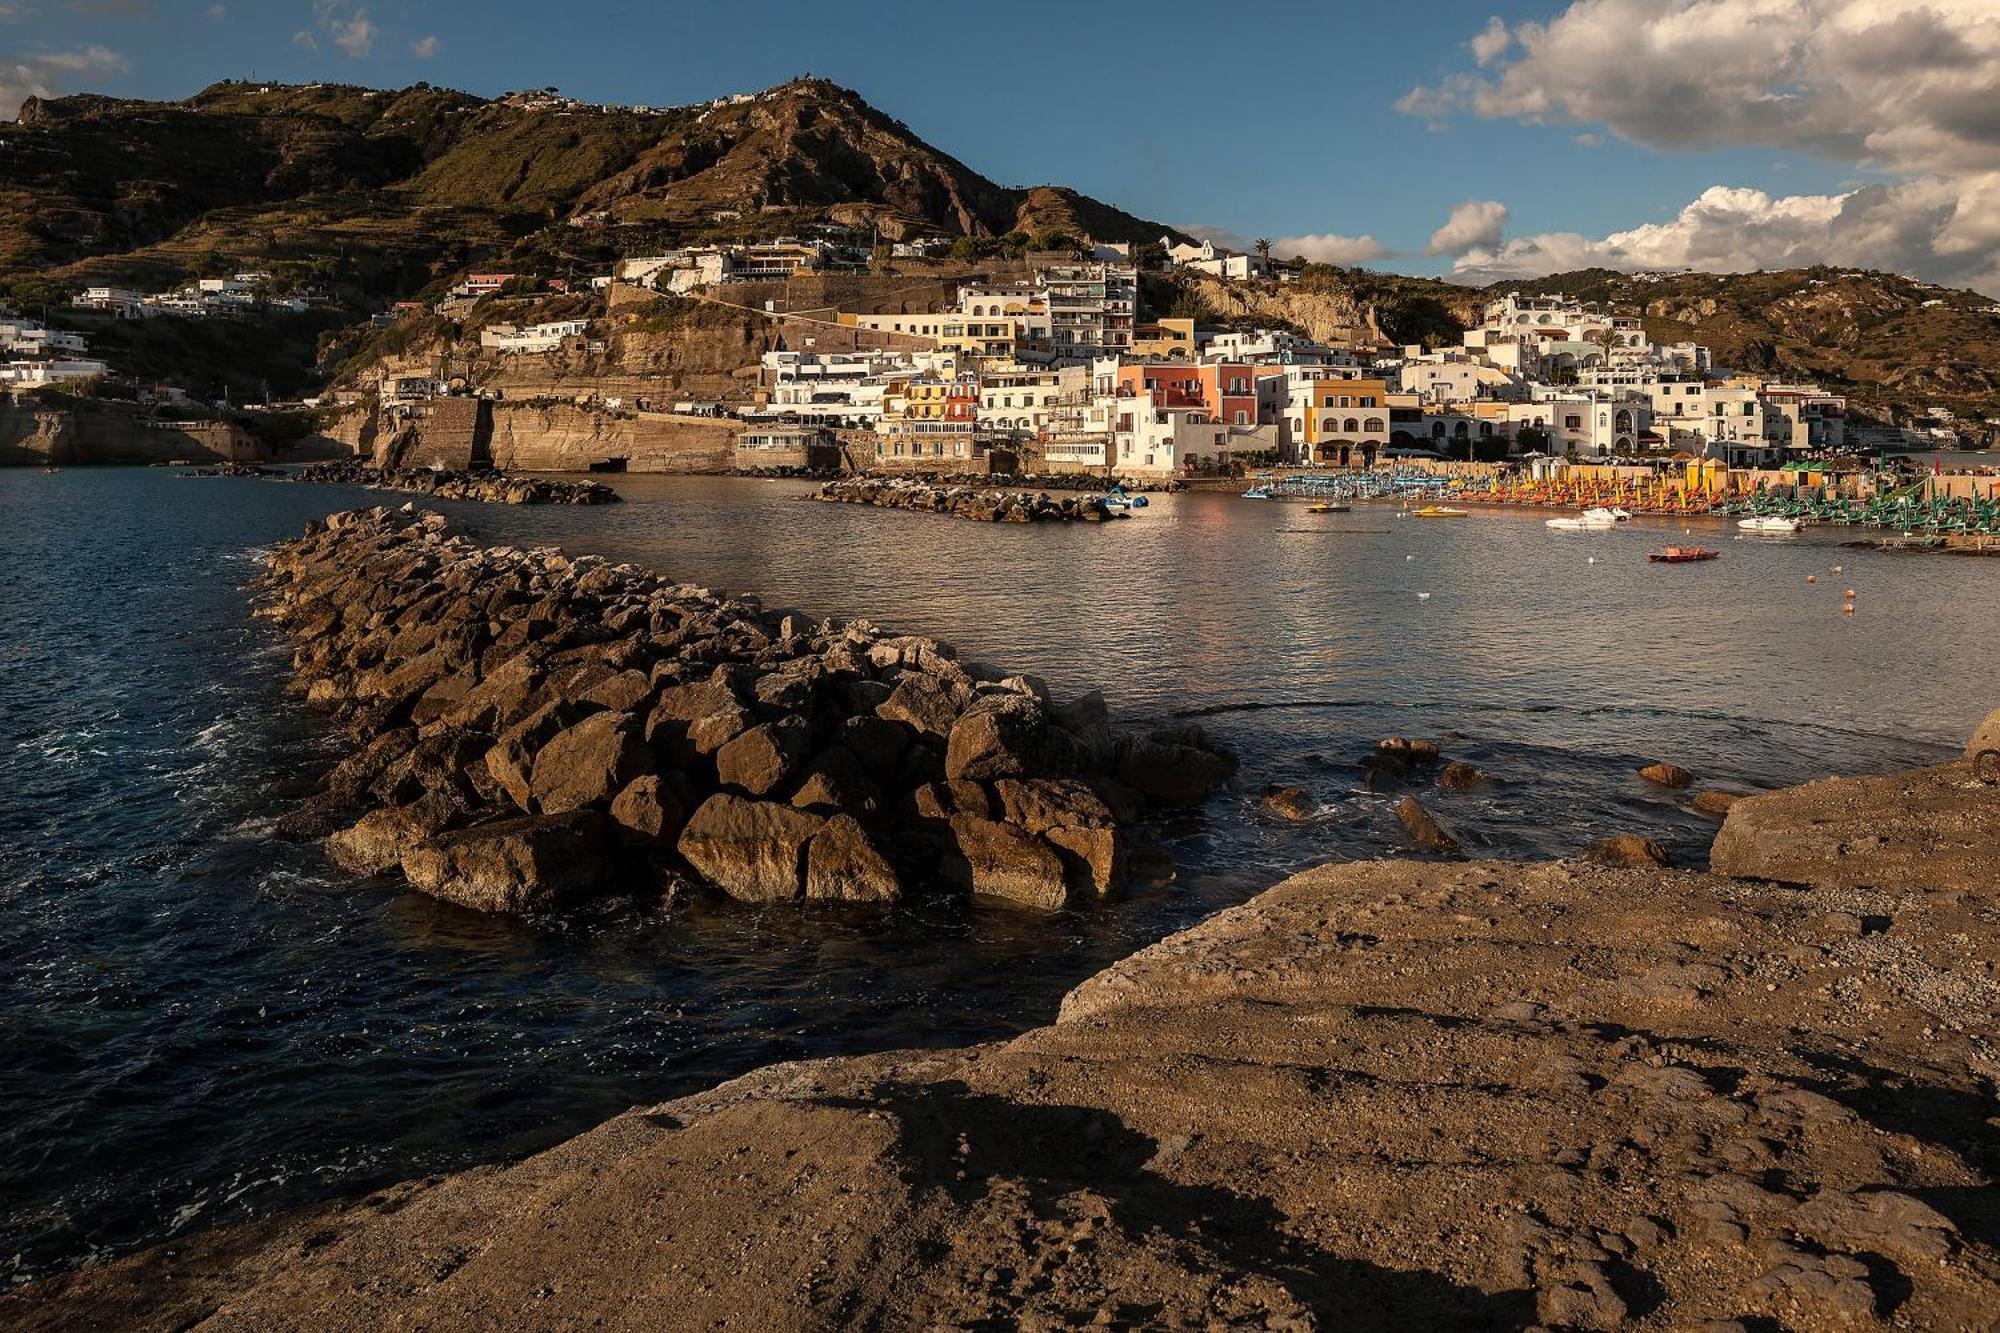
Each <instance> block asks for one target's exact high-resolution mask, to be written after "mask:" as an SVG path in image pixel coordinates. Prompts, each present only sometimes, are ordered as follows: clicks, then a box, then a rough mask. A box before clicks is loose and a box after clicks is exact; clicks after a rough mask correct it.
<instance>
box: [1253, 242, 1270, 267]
mask: <svg viewBox="0 0 2000 1333" xmlns="http://www.w3.org/2000/svg"><path fill="white" fill-rule="evenodd" d="M1256 246H1257V257H1258V258H1259V259H1262V260H1263V261H1264V266H1265V267H1266V268H1269V267H1270V265H1271V238H1270V237H1268V236H1259V237H1258V238H1257V240H1256Z"/></svg>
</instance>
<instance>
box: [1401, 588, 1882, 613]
mask: <svg viewBox="0 0 2000 1333" xmlns="http://www.w3.org/2000/svg"><path fill="white" fill-rule="evenodd" d="M1430 599H1431V595H1430V594H1429V593H1427V592H1420V593H1418V594H1417V600H1418V601H1420V602H1428V601H1429V600H1430ZM1853 609H1854V608H1853V607H1849V608H1848V610H1850V611H1851V610H1853Z"/></svg>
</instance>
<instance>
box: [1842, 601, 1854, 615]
mask: <svg viewBox="0 0 2000 1333" xmlns="http://www.w3.org/2000/svg"><path fill="white" fill-rule="evenodd" d="M1840 614H1842V615H1844V616H1851V615H1853V614H1854V603H1852V602H1848V603H1846V604H1844V605H1843V606H1842V607H1841V608H1840Z"/></svg>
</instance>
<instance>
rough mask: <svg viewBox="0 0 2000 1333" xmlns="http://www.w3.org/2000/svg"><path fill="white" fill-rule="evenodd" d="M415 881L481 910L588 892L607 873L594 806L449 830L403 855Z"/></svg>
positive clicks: (566, 899) (525, 908) (548, 904)
mask: <svg viewBox="0 0 2000 1333" xmlns="http://www.w3.org/2000/svg"><path fill="white" fill-rule="evenodd" d="M402 864H403V876H404V878H406V879H408V880H409V881H410V883H411V885H412V886H413V887H415V888H418V889H421V890H422V891H423V892H425V893H428V894H430V895H431V896H432V897H434V898H443V899H444V900H446V901H447V902H454V903H457V904H458V905H459V906H461V907H470V908H474V909H476V910H478V911H481V912H538V911H546V910H549V909H552V908H556V907H561V906H564V905H566V904H568V903H570V902H574V901H576V900H577V899H580V898H585V897H588V896H590V895H591V894H592V893H594V892H596V891H597V890H598V888H599V887H601V885H602V883H603V878H604V869H605V864H604V819H603V816H601V815H599V814H598V813H597V812H596V811H594V810H573V811H569V812H568V813H565V814H552V815H523V816H519V817H517V818H513V819H502V820H498V821H495V822H494V823H491V824H480V825H477V826H475V827H473V828H468V829H460V830H458V831H457V832H453V833H442V834H439V835H438V836H437V837H435V838H430V839H427V840H425V841H423V842H420V843H417V844H416V845H414V846H412V847H410V848H408V849H407V850H406V851H405V852H404V853H403V860H402Z"/></svg>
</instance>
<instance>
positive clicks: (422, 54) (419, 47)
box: [410, 35, 444, 60]
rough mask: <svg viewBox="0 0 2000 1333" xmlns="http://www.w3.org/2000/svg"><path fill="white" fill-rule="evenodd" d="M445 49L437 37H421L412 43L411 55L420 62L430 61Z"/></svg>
mask: <svg viewBox="0 0 2000 1333" xmlns="http://www.w3.org/2000/svg"><path fill="white" fill-rule="evenodd" d="M443 48H444V43H443V42H440V41H439V40H438V39H437V38H436V36H434V35H432V36H424V37H419V38H417V39H416V40H415V41H413V42H411V43H410V54H411V55H413V56H415V57H416V58H417V59H419V60H429V59H430V58H431V57H433V56H435V55H436V54H437V53H438V52H439V51H440V50H442V49H443Z"/></svg>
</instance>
